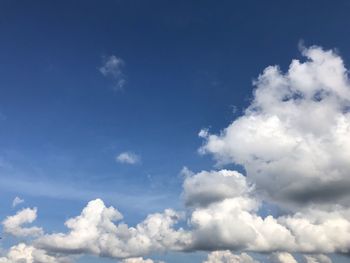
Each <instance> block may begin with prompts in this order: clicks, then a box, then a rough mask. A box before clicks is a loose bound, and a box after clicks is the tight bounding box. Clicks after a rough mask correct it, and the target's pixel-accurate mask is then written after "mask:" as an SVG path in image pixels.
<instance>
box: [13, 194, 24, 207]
mask: <svg viewBox="0 0 350 263" xmlns="http://www.w3.org/2000/svg"><path fill="white" fill-rule="evenodd" d="M22 203H24V200H23V199H21V198H19V197H18V196H16V197H15V198H14V199H13V201H12V207H16V206H17V205H19V204H22Z"/></svg>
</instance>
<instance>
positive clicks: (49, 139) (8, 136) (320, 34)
mask: <svg viewBox="0 0 350 263" xmlns="http://www.w3.org/2000/svg"><path fill="white" fill-rule="evenodd" d="M349 13H350V2H349V1H345V0H344V1H330V0H329V1H320V0H319V1H287V0H279V1H277V0H276V1H258V0H257V1H206V0H204V1H188V0H183V1H164V0H163V1H141V0H140V1H135V0H128V1H117V0H115V1H86V0H84V1H14V0H4V1H1V2H0V81H1V82H0V89H1V96H0V113H1V115H0V119H1V120H0V198H1V200H2V201H1V203H2V205H1V207H0V216H1V217H4V216H5V215H8V214H9V213H13V212H14V211H13V210H12V209H11V202H12V199H13V198H14V197H15V196H20V197H22V198H24V199H25V204H26V205H29V206H38V208H39V219H38V222H39V223H40V224H41V225H43V226H44V227H46V229H49V230H50V229H56V230H60V229H64V226H63V224H62V223H63V221H64V220H65V219H67V218H68V217H71V216H74V215H76V214H77V213H79V210H80V209H81V208H82V207H83V206H84V205H85V203H86V202H87V201H89V200H90V199H92V198H95V197H102V198H103V199H104V200H105V201H106V202H107V204H108V205H114V206H115V207H118V208H119V209H120V210H121V211H122V212H123V214H124V215H125V217H126V219H127V220H126V221H127V222H129V223H131V224H133V223H136V222H138V221H139V220H140V219H141V218H143V217H144V216H145V215H146V214H148V213H149V212H154V211H161V210H162V209H163V208H166V207H175V208H177V207H181V205H182V204H181V200H180V199H179V198H178V196H179V193H180V192H181V176H180V175H179V172H180V170H181V169H182V167H183V166H187V167H189V168H190V169H191V170H194V171H199V170H202V169H212V168H213V165H214V162H213V161H212V160H211V159H210V157H208V156H200V155H199V154H198V153H197V149H198V148H199V147H200V145H201V143H202V142H201V140H200V138H198V136H197V134H198V132H199V130H200V129H201V128H206V127H208V128H209V129H210V130H211V131H214V132H217V131H219V130H221V129H222V128H224V127H226V126H227V124H228V123H229V122H230V121H231V120H232V119H233V118H234V117H235V116H237V115H239V114H240V112H241V110H242V109H244V107H245V106H246V105H247V104H248V103H249V99H250V96H251V91H252V85H251V82H252V80H253V79H254V78H256V77H257V76H258V75H259V73H261V72H262V70H263V69H264V68H265V67H266V66H268V65H274V64H279V65H281V67H282V69H286V67H287V66H288V64H289V63H290V61H291V59H292V58H299V57H300V54H299V51H298V43H299V42H300V41H302V40H303V41H304V42H305V44H306V45H312V44H317V45H321V46H323V47H325V48H337V49H339V52H340V54H341V55H342V57H343V58H344V59H345V62H349V61H350V40H349V33H350V32H349V31H350V20H349ZM111 55H115V56H116V57H118V58H121V59H123V60H124V62H125V66H124V67H123V73H124V74H125V77H126V81H127V82H126V85H125V87H124V90H123V91H115V90H113V83H112V81H111V79H110V78H106V77H105V76H103V75H102V74H101V72H100V71H99V70H98V69H99V67H101V66H102V64H103V58H104V57H109V56H111ZM234 109H235V110H234ZM123 151H131V152H134V153H136V154H138V155H139V156H140V158H141V162H140V163H138V164H136V165H126V164H120V163H117V162H116V161H115V157H116V156H117V155H118V154H119V153H120V152H123ZM140 200H142V201H140ZM58 207H59V209H57V208H58ZM39 223H38V224H39Z"/></svg>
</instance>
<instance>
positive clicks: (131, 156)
mask: <svg viewBox="0 0 350 263" xmlns="http://www.w3.org/2000/svg"><path fill="white" fill-rule="evenodd" d="M116 161H117V162H118V163H126V164H136V163H139V162H140V157H139V156H138V155H136V154H135V153H132V152H122V153H120V154H119V155H118V156H117V157H116Z"/></svg>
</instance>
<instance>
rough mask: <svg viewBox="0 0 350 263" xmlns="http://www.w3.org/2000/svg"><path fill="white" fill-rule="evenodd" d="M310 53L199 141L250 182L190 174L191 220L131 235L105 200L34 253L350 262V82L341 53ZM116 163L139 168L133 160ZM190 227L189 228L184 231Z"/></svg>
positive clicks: (8, 223) (145, 225)
mask: <svg viewBox="0 0 350 263" xmlns="http://www.w3.org/2000/svg"><path fill="white" fill-rule="evenodd" d="M303 54H304V55H306V56H307V58H308V59H307V61H306V62H303V63H301V62H299V61H296V60H295V61H293V62H292V63H291V66H290V68H289V70H288V72H287V73H285V74H283V73H281V72H280V70H279V69H278V68H277V67H268V68H267V69H266V70H265V71H264V73H263V74H262V75H261V76H260V77H259V78H258V79H257V80H256V82H255V83H256V86H257V88H256V90H255V92H254V100H253V101H252V104H251V105H250V106H249V107H248V109H247V110H246V111H245V113H244V115H243V116H242V117H240V118H238V119H237V120H235V121H233V122H232V123H231V124H230V125H229V126H228V127H227V128H226V129H225V130H224V131H222V132H221V133H220V134H219V135H212V134H210V133H209V132H208V131H202V132H200V136H201V137H203V138H204V139H205V142H204V145H203V147H202V148H201V152H202V153H211V154H213V155H214V157H215V158H216V160H217V161H218V163H220V164H222V165H223V164H226V163H235V164H240V165H243V166H244V168H245V170H246V172H247V176H243V175H242V174H240V173H238V172H236V171H230V170H220V171H202V172H199V173H193V172H191V171H190V170H189V169H187V168H186V169H184V170H183V172H182V174H183V175H184V183H183V193H182V198H183V200H184V202H185V205H186V209H187V210H186V211H187V213H188V214H187V217H183V215H182V214H181V213H178V212H176V211H174V210H172V209H167V210H165V211H164V212H163V213H155V214H150V215H148V216H147V217H146V219H145V220H143V221H141V222H140V223H138V224H136V225H135V226H133V227H130V226H128V225H127V224H126V223H124V222H122V221H121V220H122V215H121V213H120V212H119V211H118V210H117V209H115V208H113V207H106V206H105V204H104V203H103V201H102V200H100V199H96V200H93V201H90V202H89V203H88V204H87V206H86V207H85V208H84V209H83V211H82V212H81V214H80V215H79V216H77V217H74V218H71V219H69V220H67V221H66V223H65V224H66V226H67V228H68V231H67V233H53V234H45V235H43V236H39V237H38V238H37V239H36V240H35V241H34V242H33V243H32V244H31V246H32V247H34V248H35V249H38V250H40V251H44V253H45V255H57V253H59V255H73V254H75V255H79V254H92V255H96V256H103V257H111V258H115V259H120V260H124V263H125V262H128V263H129V262H138V261H139V262H147V259H143V258H140V257H143V256H147V255H149V254H150V253H154V252H163V251H169V250H170V251H195V250H207V251H216V252H213V253H210V254H209V256H208V260H207V261H206V262H207V263H208V262H254V259H252V258H251V257H250V256H248V255H247V254H244V253H242V254H240V255H236V254H233V253H232V252H230V251H250V252H264V253H265V252H266V253H274V252H276V251H278V253H274V254H273V255H272V256H271V260H274V261H275V262H278V263H295V262H296V261H295V259H294V258H293V256H292V255H291V254H290V253H294V252H297V253H302V254H306V255H305V260H306V261H307V262H308V263H316V262H317V263H329V262H331V261H330V259H329V258H328V257H327V256H325V255H321V254H320V253H322V254H328V253H349V252H350V206H349V202H348V201H350V192H349V191H348V190H349V189H350V177H349V174H350V163H349V160H350V136H349V135H350V113H348V111H349V108H350V92H349V90H350V84H349V83H350V82H349V80H348V77H347V74H346V69H345V68H344V65H343V62H342V60H341V58H340V57H339V56H337V55H336V54H335V53H334V52H331V51H324V50H322V49H321V48H318V47H311V48H309V49H305V50H303ZM123 154H124V155H123ZM119 157H120V160H119ZM136 159H137V158H136ZM137 160H139V159H137ZM117 161H121V162H124V163H131V164H133V163H136V162H137V161H135V158H131V157H130V153H128V152H126V153H122V154H121V155H119V156H118V157H117ZM271 202H273V203H274V205H276V204H277V205H278V206H279V207H280V209H281V210H282V212H283V213H284V214H282V215H278V216H276V215H273V214H271V215H268V216H264V217H263V216H261V215H260V210H261V209H262V204H263V203H271ZM35 218H36V209H29V208H28V209H25V210H22V211H20V212H18V213H17V214H16V215H15V216H12V217H11V216H10V217H8V218H7V219H5V220H4V221H3V225H4V231H5V232H7V233H10V234H13V235H16V236H30V235H42V229H41V228H36V227H31V228H23V227H22V224H24V223H31V222H33V221H34V220H35ZM182 219H184V220H186V221H184V222H187V227H186V229H183V228H180V227H177V226H176V224H177V223H178V221H179V220H182ZM218 250H220V251H218ZM226 250H230V251H226ZM128 260H129V261H128ZM132 260H134V261H132ZM135 260H136V261H135ZM137 260H138V261H137ZM244 260H246V261H244ZM249 260H250V261H249ZM0 262H1V261H0ZM5 262H6V261H5ZM148 262H152V260H148Z"/></svg>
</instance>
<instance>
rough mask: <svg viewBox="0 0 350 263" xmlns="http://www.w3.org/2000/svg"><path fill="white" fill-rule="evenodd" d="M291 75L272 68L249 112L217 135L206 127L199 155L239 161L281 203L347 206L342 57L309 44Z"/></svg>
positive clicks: (348, 104)
mask: <svg viewBox="0 0 350 263" xmlns="http://www.w3.org/2000/svg"><path fill="white" fill-rule="evenodd" d="M302 54H303V55H304V56H305V57H306V61H304V62H301V61H299V60H293V61H292V63H291V64H290V66H289V69H288V71H287V72H286V73H283V72H282V71H281V70H280V69H279V67H278V66H270V67H267V68H266V69H265V70H264V72H263V73H262V74H261V75H260V76H259V77H258V78H257V80H256V81H255V82H254V84H255V86H256V89H255V91H254V97H253V100H252V103H251V105H250V106H249V107H248V108H247V109H246V110H245V112H244V115H243V116H241V117H239V118H238V119H236V120H234V121H233V122H232V123H231V124H230V125H229V126H228V127H227V128H225V129H224V130H223V131H222V132H221V133H220V134H210V133H208V132H206V131H202V132H201V133H200V135H201V136H202V137H204V138H205V143H204V145H203V147H202V148H201V149H200V151H201V152H202V153H211V154H213V156H214V157H215V159H216V160H217V162H218V163H220V164H226V163H236V164H241V165H243V166H244V167H245V169H246V171H247V175H248V178H249V179H250V180H251V181H253V182H254V183H255V184H256V187H257V190H261V191H263V192H264V193H265V194H266V196H267V197H268V198H270V199H271V200H273V201H275V202H278V203H281V202H284V203H291V204H303V205H304V204H305V203H322V204H324V203H326V202H329V203H332V202H337V203H341V204H348V203H349V189H350V176H349V174H350V173H349V172H350V162H349V160H350V136H349V132H350V113H349V109H350V84H349V79H348V74H347V70H346V68H345V67H344V63H343V61H342V59H341V57H340V56H338V55H337V54H336V53H334V52H333V51H325V50H323V49H322V48H320V47H316V46H313V47H310V48H304V49H303V50H302Z"/></svg>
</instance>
